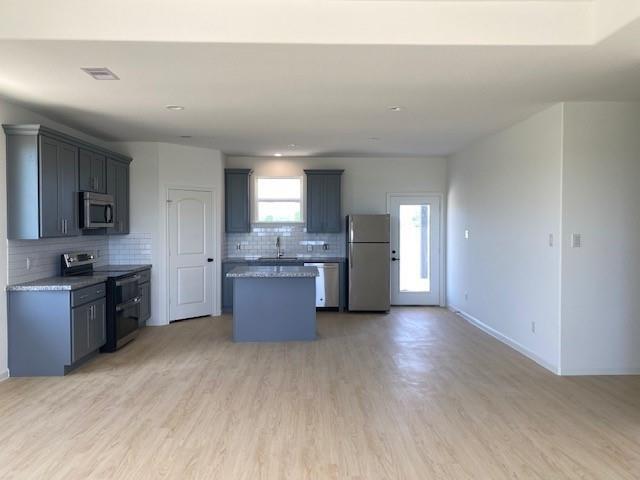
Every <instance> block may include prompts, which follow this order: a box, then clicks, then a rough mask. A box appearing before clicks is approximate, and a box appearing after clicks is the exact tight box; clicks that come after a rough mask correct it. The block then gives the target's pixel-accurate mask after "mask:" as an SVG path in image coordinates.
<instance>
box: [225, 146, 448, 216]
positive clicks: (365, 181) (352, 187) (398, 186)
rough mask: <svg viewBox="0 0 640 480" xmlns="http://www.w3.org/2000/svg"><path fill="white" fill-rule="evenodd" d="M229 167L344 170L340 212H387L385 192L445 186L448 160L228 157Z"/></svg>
mask: <svg viewBox="0 0 640 480" xmlns="http://www.w3.org/2000/svg"><path fill="white" fill-rule="evenodd" d="M226 166H227V167H229V168H252V169H253V171H254V174H255V175H282V176H286V175H304V172H303V170H304V169H312V168H335V169H344V175H343V179H342V181H343V186H342V192H343V198H342V205H343V212H344V214H345V215H348V214H351V213H365V214H369V213H386V212H387V193H406V192H434V193H445V192H446V189H447V161H446V159H445V158H442V157H429V158H426V157H424V158H413V157H411V158H402V157H401V158H376V157H373V158H364V157H349V158H337V157H336V158H332V157H328V158H320V157H292V158H285V157H282V158H273V157H228V158H227V162H226Z"/></svg>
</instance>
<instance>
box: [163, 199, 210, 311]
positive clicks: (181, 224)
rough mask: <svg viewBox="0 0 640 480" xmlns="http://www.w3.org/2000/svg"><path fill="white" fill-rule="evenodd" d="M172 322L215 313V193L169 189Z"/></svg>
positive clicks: (170, 306) (170, 302)
mask: <svg viewBox="0 0 640 480" xmlns="http://www.w3.org/2000/svg"><path fill="white" fill-rule="evenodd" d="M168 200H169V202H168V209H169V269H170V271H169V276H170V278H169V295H170V297H169V321H174V320H181V319H184V318H193V317H201V316H204V315H211V314H212V313H213V295H214V283H213V278H214V271H215V269H214V263H213V251H214V246H213V221H214V218H213V211H214V210H213V194H212V193H211V192H208V191H201V190H181V189H170V190H169V196H168Z"/></svg>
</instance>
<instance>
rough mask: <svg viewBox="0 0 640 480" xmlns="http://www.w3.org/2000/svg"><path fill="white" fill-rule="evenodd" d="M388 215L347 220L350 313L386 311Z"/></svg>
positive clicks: (387, 302) (355, 217)
mask: <svg viewBox="0 0 640 480" xmlns="http://www.w3.org/2000/svg"><path fill="white" fill-rule="evenodd" d="M389 225H390V219H389V215H349V216H348V217H347V257H348V268H349V271H348V277H349V298H348V302H349V310H354V311H385V312H386V311H389V305H390V300H389V262H390V260H389V236H390V231H389Z"/></svg>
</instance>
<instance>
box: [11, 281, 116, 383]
mask: <svg viewBox="0 0 640 480" xmlns="http://www.w3.org/2000/svg"><path fill="white" fill-rule="evenodd" d="M105 292H106V287H105V284H104V283H100V284H97V285H92V286H90V287H86V288H83V289H80V290H72V291H69V290H55V291H51V290H38V291H9V292H7V300H8V320H9V323H8V327H9V328H8V332H9V371H10V372H11V376H12V377H31V376H51V375H65V374H66V373H68V372H69V371H71V370H72V369H74V368H75V367H77V366H78V365H80V364H82V363H83V362H84V361H85V360H86V359H88V358H89V357H90V355H92V354H93V353H95V352H97V351H98V350H99V349H100V347H101V346H103V345H104V344H105V343H106V341H107V331H106V298H105Z"/></svg>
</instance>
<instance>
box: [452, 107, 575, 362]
mask: <svg viewBox="0 0 640 480" xmlns="http://www.w3.org/2000/svg"><path fill="white" fill-rule="evenodd" d="M562 115H563V111H562V105H557V106H554V107H552V108H550V109H548V110H546V111H544V112H542V113H539V114H537V115H535V116H533V117H532V118H530V119H528V120H526V121H524V122H521V123H519V124H517V125H515V126H513V127H511V128H509V129H507V130H504V131H502V132H500V133H498V134H496V135H493V136H490V137H488V138H485V139H483V140H481V141H479V142H477V143H475V144H473V145H471V146H470V147H468V148H466V149H465V150H464V151H462V152H460V153H458V154H456V155H453V156H452V157H451V159H450V164H449V193H448V209H447V211H448V229H447V231H448V234H447V252H448V253H447V266H448V267H447V298H448V304H449V306H450V307H451V308H454V309H456V310H460V311H462V312H464V313H465V314H466V316H467V318H470V319H472V320H474V321H476V322H477V323H478V324H479V325H480V326H481V327H482V328H484V329H485V330H487V331H489V332H490V333H492V334H493V335H495V336H498V337H499V338H501V339H502V340H503V341H506V342H507V343H509V344H511V345H512V346H514V347H515V348H517V349H519V350H520V351H522V352H523V353H525V354H527V355H528V356H530V357H531V358H533V359H534V360H536V361H537V362H539V363H540V364H542V365H544V366H545V367H547V368H549V369H551V370H553V371H556V370H557V368H558V363H559V341H560V340H559V315H560V248H559V244H558V243H557V241H558V240H559V236H560V222H561V180H560V178H561V166H562ZM466 229H468V230H469V233H470V235H469V239H468V240H465V238H464V232H465V230H466ZM549 234H553V235H554V238H555V239H556V244H555V245H554V246H553V247H550V246H549ZM465 293H466V294H467V298H465ZM532 322H535V324H536V332H535V333H533V332H532V325H531V324H532Z"/></svg>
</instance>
